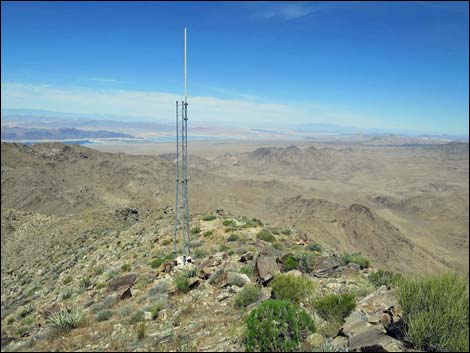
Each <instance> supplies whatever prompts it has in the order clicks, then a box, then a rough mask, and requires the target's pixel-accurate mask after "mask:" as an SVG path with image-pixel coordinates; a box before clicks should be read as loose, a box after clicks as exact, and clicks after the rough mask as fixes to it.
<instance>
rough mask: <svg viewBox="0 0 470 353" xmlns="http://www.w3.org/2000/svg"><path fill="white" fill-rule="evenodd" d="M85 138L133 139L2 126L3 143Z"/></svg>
mask: <svg viewBox="0 0 470 353" xmlns="http://www.w3.org/2000/svg"><path fill="white" fill-rule="evenodd" d="M87 138H135V137H134V136H132V135H129V134H124V133H120V132H112V131H105V130H97V131H88V130H78V129H75V128H60V129H37V128H22V127H9V126H2V140H4V141H37V140H74V139H87Z"/></svg>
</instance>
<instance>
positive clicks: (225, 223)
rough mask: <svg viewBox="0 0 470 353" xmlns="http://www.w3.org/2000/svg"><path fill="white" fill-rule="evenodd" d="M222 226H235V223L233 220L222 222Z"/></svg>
mask: <svg viewBox="0 0 470 353" xmlns="http://www.w3.org/2000/svg"><path fill="white" fill-rule="evenodd" d="M222 224H223V225H224V227H228V226H234V225H235V222H234V221H233V220H232V219H226V220H225V221H223V222H222Z"/></svg>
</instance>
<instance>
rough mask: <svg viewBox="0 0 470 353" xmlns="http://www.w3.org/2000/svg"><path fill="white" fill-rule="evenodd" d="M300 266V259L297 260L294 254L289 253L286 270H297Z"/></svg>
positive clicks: (285, 265)
mask: <svg viewBox="0 0 470 353" xmlns="http://www.w3.org/2000/svg"><path fill="white" fill-rule="evenodd" d="M298 267H299V260H297V259H296V258H295V257H294V256H292V255H289V256H288V257H287V259H286V262H285V264H284V270H285V271H286V272H287V271H291V270H296V269H297V268H298Z"/></svg>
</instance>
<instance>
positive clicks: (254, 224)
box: [242, 218, 263, 228]
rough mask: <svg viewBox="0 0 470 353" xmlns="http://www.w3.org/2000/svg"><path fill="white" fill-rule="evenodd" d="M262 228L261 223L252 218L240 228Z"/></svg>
mask: <svg viewBox="0 0 470 353" xmlns="http://www.w3.org/2000/svg"><path fill="white" fill-rule="evenodd" d="M262 226H263V222H261V221H260V220H259V219H256V218H252V219H251V220H250V221H247V222H246V223H245V224H244V225H242V228H257V227H262Z"/></svg>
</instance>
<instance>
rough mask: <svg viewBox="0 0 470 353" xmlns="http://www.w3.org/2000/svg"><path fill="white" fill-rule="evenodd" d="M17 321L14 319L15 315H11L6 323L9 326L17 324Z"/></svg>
mask: <svg viewBox="0 0 470 353" xmlns="http://www.w3.org/2000/svg"><path fill="white" fill-rule="evenodd" d="M15 320H16V319H15V317H14V316H13V315H10V316H8V317H7V318H6V320H5V323H6V324H7V325H11V324H12V323H14V322H15Z"/></svg>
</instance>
